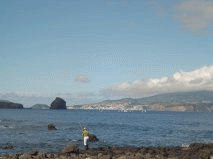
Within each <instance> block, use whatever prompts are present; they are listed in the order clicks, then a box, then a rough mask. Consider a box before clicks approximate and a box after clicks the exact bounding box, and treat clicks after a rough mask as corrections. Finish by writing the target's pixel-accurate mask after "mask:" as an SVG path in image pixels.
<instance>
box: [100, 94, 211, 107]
mask: <svg viewBox="0 0 213 159" xmlns="http://www.w3.org/2000/svg"><path fill="white" fill-rule="evenodd" d="M126 102H128V103H131V104H132V105H136V104H151V103H190V104H196V103H213V91H193V92H177V93H165V94H159V95H154V96H151V97H144V98H135V99H134V98H123V99H119V100H105V101H103V102H100V103H99V104H106V103H126Z"/></svg>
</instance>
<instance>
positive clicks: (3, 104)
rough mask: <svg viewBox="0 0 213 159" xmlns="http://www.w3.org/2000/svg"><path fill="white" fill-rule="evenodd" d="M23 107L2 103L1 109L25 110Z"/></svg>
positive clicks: (0, 103)
mask: <svg viewBox="0 0 213 159" xmlns="http://www.w3.org/2000/svg"><path fill="white" fill-rule="evenodd" d="M23 108H24V107H23V105H22V104H19V103H12V102H7V101H0V109H23Z"/></svg>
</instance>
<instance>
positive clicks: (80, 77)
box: [75, 75, 89, 83]
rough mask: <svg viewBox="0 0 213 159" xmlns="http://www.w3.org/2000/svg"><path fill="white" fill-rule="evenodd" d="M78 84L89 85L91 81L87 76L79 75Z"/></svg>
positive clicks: (76, 79)
mask: <svg viewBox="0 0 213 159" xmlns="http://www.w3.org/2000/svg"><path fill="white" fill-rule="evenodd" d="M75 81H76V82H81V83H87V82H89V79H88V78H87V77H86V76H83V75H79V76H77V77H76V78H75Z"/></svg>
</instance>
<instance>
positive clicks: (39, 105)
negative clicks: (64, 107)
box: [31, 104, 50, 109]
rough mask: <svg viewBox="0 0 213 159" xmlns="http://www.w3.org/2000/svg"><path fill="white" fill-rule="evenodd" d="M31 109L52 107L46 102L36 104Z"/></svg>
mask: <svg viewBox="0 0 213 159" xmlns="http://www.w3.org/2000/svg"><path fill="white" fill-rule="evenodd" d="M31 109H50V107H49V106H48V105H46V104H35V105H33V106H32V107H31Z"/></svg>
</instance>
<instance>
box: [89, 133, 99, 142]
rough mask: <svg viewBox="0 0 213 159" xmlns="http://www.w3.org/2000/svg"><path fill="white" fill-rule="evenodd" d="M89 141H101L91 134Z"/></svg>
mask: <svg viewBox="0 0 213 159" xmlns="http://www.w3.org/2000/svg"><path fill="white" fill-rule="evenodd" d="M89 141H90V142H95V141H99V139H98V138H97V137H96V136H95V135H93V134H89Z"/></svg>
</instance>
